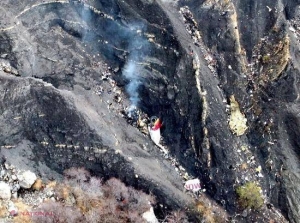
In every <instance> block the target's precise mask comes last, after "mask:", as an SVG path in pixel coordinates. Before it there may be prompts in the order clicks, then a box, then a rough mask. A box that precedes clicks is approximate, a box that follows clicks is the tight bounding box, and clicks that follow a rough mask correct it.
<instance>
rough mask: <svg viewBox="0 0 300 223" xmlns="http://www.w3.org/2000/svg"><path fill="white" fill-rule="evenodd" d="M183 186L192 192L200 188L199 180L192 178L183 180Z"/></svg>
mask: <svg viewBox="0 0 300 223" xmlns="http://www.w3.org/2000/svg"><path fill="white" fill-rule="evenodd" d="M184 188H185V189H187V190H191V191H193V192H197V191H199V190H200V189H201V185H200V180H199V179H193V180H188V181H186V182H185V185H184Z"/></svg>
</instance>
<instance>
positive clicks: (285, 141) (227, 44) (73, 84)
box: [0, 0, 300, 222]
mask: <svg viewBox="0 0 300 223" xmlns="http://www.w3.org/2000/svg"><path fill="white" fill-rule="evenodd" d="M298 5H299V2H297V1H279V0H278V1H273V0H269V1H258V2H253V1H247V0H244V1H240V0H236V1H226V0H223V1H198V0H197V1H196V0H195V1H184V0H182V1H168V0H161V1H151V0H140V1H117V0H116V1H104V0H103V1H101V0H98V1H49V2H47V1H44V2H40V1H22V2H21V3H20V2H19V3H18V4H17V3H12V2H10V1H5V0H4V1H1V3H0V10H1V24H0V56H1V61H0V62H1V63H0V64H4V63H5V64H7V63H8V64H9V65H5V66H6V67H5V68H4V65H3V66H2V65H1V70H2V71H0V80H1V86H0V91H1V97H2V100H1V101H0V114H1V116H0V126H1V128H0V131H1V132H0V144H1V145H0V146H2V147H1V154H2V155H5V156H6V157H7V159H8V160H9V161H10V162H12V163H14V165H16V166H18V165H21V166H26V167H27V169H32V170H35V171H39V174H40V175H42V176H44V177H48V178H49V177H53V178H57V174H58V173H62V171H63V170H64V169H66V168H69V167H71V166H85V167H86V168H88V169H90V170H91V171H93V172H94V173H95V174H97V175H101V176H103V177H105V178H108V177H110V176H117V177H120V178H121V179H122V180H124V181H125V182H126V183H128V184H131V185H133V186H135V187H137V188H141V189H144V190H148V191H153V193H155V194H156V195H157V196H158V198H159V199H160V200H161V201H162V202H165V203H166V204H167V205H170V206H171V207H172V208H176V207H179V206H181V207H183V206H185V205H186V204H187V203H188V202H190V201H191V198H190V197H188V196H187V195H186V194H184V193H183V192H182V189H183V184H182V179H180V177H179V176H178V175H177V173H176V172H175V170H174V169H173V167H171V165H170V164H169V163H168V162H167V161H165V160H164V159H163V158H162V157H161V155H160V154H159V153H158V152H157V151H158V149H157V148H156V147H154V145H153V144H152V142H151V141H149V138H148V137H145V136H144V135H143V134H141V133H140V132H139V131H138V130H137V129H136V128H135V127H133V126H131V125H129V124H128V123H127V121H126V118H124V115H123V112H124V109H125V110H126V107H129V108H130V106H132V105H133V106H137V107H138V108H140V109H141V110H142V111H143V112H145V113H147V114H148V115H149V116H151V115H157V116H159V117H161V118H162V120H163V124H164V128H163V129H162V135H163V137H164V143H165V145H166V146H167V148H168V149H169V150H170V153H171V154H173V155H174V156H175V157H176V158H177V159H178V160H179V162H180V163H181V165H182V166H184V167H185V169H186V170H187V171H188V172H189V174H190V175H194V176H195V177H199V178H200V179H201V181H202V182H203V184H204V186H205V187H206V188H207V190H208V194H209V195H210V196H211V198H212V199H213V200H215V201H217V202H218V203H219V204H221V205H222V206H223V208H224V209H226V210H227V211H228V213H229V214H230V215H232V216H235V217H234V218H235V219H236V220H240V221H242V222H245V221H249V222H251V221H267V220H271V219H276V220H278V221H282V222H284V221H285V220H284V219H283V218H282V217H281V215H280V214H279V212H278V210H280V211H281V212H282V213H283V215H284V216H285V217H286V218H287V219H289V220H290V221H292V222H299V220H298V219H300V216H299V205H300V201H299V197H300V191H299V179H300V176H299V149H300V148H299V146H300V145H299V140H298V137H299V129H300V128H299V123H300V117H299V111H300V109H299V89H300V88H299V65H298V61H299V60H298V59H299V58H298V57H299V55H298V51H299V36H298V29H297V27H300V23H298V20H297V19H298V17H297V16H299V9H298ZM2 62H3V63H2ZM9 68H10V69H9ZM17 75H18V76H17ZM231 95H234V97H235V99H236V101H237V102H238V103H239V108H240V110H241V112H242V113H243V114H244V115H245V118H246V119H247V130H246V132H245V133H244V134H242V135H241V136H237V135H236V134H233V132H232V131H231V130H230V128H229V124H228V120H229V118H230V114H231V111H230V109H231V108H230V106H229V105H230V96H231ZM119 98H120V100H119ZM8 148H9V149H8ZM242 164H247V166H248V167H247V168H246V169H242V168H241V166H242ZM259 167H261V171H257V169H259ZM256 172H260V173H256ZM136 175H137V176H138V177H136ZM261 176H263V177H261ZM247 181H257V182H259V184H260V185H261V187H262V189H263V194H264V195H265V198H266V199H265V200H266V202H268V203H271V204H272V205H274V207H273V208H271V209H268V208H267V207H263V208H262V210H261V211H260V212H259V213H256V212H251V213H250V214H249V215H247V217H242V216H239V215H236V214H237V213H238V214H240V213H241V211H240V210H239V208H238V205H237V201H236V194H235V189H236V187H237V186H239V185H242V184H243V183H245V182H247ZM268 207H270V206H268Z"/></svg>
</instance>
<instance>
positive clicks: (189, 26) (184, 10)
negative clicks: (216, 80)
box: [179, 6, 217, 76]
mask: <svg viewBox="0 0 300 223" xmlns="http://www.w3.org/2000/svg"><path fill="white" fill-rule="evenodd" d="M179 12H180V13H181V14H182V16H183V21H184V23H185V26H186V30H187V32H188V33H189V34H190V36H191V38H192V39H193V42H194V44H195V45H196V46H198V47H199V48H200V50H201V52H202V53H203V55H204V59H205V60H206V62H207V64H208V68H209V69H210V71H211V72H212V73H213V75H214V76H216V75H217V60H215V59H214V57H213V54H212V53H211V52H210V50H209V49H207V48H206V47H205V45H204V43H203V40H202V37H201V34H200V32H199V29H198V24H197V22H196V20H195V19H194V16H193V14H192V12H191V11H190V10H189V8H188V7H187V6H184V7H181V8H180V10H179ZM189 51H190V52H189V54H190V55H191V56H193V55H194V52H193V50H192V47H191V46H189Z"/></svg>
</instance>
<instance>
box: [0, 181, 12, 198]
mask: <svg viewBox="0 0 300 223" xmlns="http://www.w3.org/2000/svg"><path fill="white" fill-rule="evenodd" d="M0 198H1V199H4V200H6V199H10V198H11V191H10V186H9V185H8V184H7V183H5V182H0Z"/></svg>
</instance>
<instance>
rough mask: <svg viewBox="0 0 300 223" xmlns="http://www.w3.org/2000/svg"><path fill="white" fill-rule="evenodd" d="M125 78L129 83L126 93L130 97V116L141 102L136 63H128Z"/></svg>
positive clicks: (125, 68) (124, 73) (139, 81)
mask: <svg viewBox="0 0 300 223" xmlns="http://www.w3.org/2000/svg"><path fill="white" fill-rule="evenodd" d="M123 75H124V77H125V78H126V79H127V80H128V81H129V83H128V84H127V86H126V91H127V93H128V95H129V100H130V103H131V104H130V107H129V109H128V112H129V114H130V113H131V112H132V111H133V110H134V109H136V108H137V105H138V103H139V101H140V98H139V93H138V88H139V86H140V84H141V80H140V75H139V73H138V70H137V67H136V64H135V62H134V61H132V60H131V61H127V64H126V65H125V67H124V70H123Z"/></svg>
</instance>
